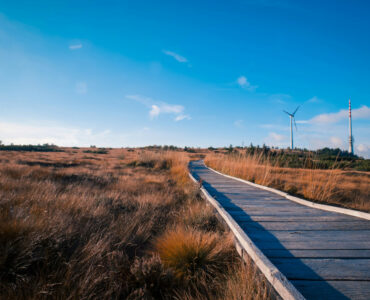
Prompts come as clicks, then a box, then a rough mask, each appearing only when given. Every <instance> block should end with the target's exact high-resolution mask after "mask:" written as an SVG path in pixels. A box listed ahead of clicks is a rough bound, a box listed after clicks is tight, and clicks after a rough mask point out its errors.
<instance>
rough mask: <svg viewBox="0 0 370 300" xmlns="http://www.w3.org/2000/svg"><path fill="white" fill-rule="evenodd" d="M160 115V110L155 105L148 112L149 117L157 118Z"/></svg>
mask: <svg viewBox="0 0 370 300" xmlns="http://www.w3.org/2000/svg"><path fill="white" fill-rule="evenodd" d="M160 113H161V109H160V108H159V107H158V106H157V105H152V109H151V110H150V112H149V115H150V116H151V117H152V118H154V117H158V116H159V114H160Z"/></svg>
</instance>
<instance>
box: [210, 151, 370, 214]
mask: <svg viewBox="0 0 370 300" xmlns="http://www.w3.org/2000/svg"><path fill="white" fill-rule="evenodd" d="M205 163H206V164H207V165H208V166H209V167H211V168H213V169H215V170H218V171H220V172H223V173H225V174H228V175H232V176H235V177H239V178H243V179H246V180H249V181H252V182H255V183H257V184H261V185H265V186H270V187H273V188H276V189H279V190H282V191H286V192H288V193H290V194H293V195H297V196H301V197H304V198H306V199H309V200H312V201H316V202H320V203H327V204H332V205H337V206H341V207H346V208H352V209H357V210H362V211H366V212H370V173H369V172H360V171H345V170H339V169H334V168H333V169H331V170H319V169H316V170H315V169H293V168H281V167H277V166H275V165H274V164H273V163H271V162H269V161H268V160H267V161H266V160H263V159H262V157H261V156H259V155H241V154H237V155H225V154H223V153H208V154H207V156H206V158H205Z"/></svg>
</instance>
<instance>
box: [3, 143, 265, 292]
mask: <svg viewBox="0 0 370 300" xmlns="http://www.w3.org/2000/svg"><path fill="white" fill-rule="evenodd" d="M85 150H86V149H65V152H56V153H54V152H50V153H33V152H10V151H9V152H7V151H2V152H1V153H0V160H1V166H0V294H1V295H2V297H3V298H5V299H44V298H45V299H46V298H48V299H49V298H51V299H173V298H177V299H182V298H188V299H232V298H231V296H230V297H229V295H231V294H232V293H234V291H231V290H229V289H230V288H232V289H235V287H236V286H238V285H239V286H240V289H241V290H240V294H239V295H244V296H242V297H241V298H240V297H239V296H237V298H238V299H245V297H246V294H245V293H244V292H243V291H242V290H244V289H245V286H247V287H248V289H249V290H248V291H250V292H246V293H247V294H248V293H253V295H257V296H256V297H255V299H267V298H268V297H269V293H268V291H269V289H268V287H266V284H265V283H264V280H263V279H262V278H260V277H259V276H256V275H250V276H249V275H248V276H249V277H246V280H244V278H243V279H240V278H239V279H238V278H237V277H234V275H233V274H235V273H238V272H245V270H246V269H245V267H244V266H243V264H242V263H241V262H240V260H239V259H238V258H236V254H235V250H233V247H232V246H231V240H230V238H229V237H228V234H227V233H226V232H224V230H223V228H222V226H221V225H220V224H219V223H218V222H217V220H216V219H215V217H214V214H213V211H212V209H210V208H208V207H206V205H205V203H204V202H203V201H202V200H201V199H200V198H199V195H198V191H197V190H196V189H195V188H194V186H193V185H192V184H191V183H190V182H189V180H188V177H187V176H188V175H187V161H188V157H187V155H186V154H185V153H181V152H154V151H143V150H135V151H128V150H124V149H116V150H109V151H108V153H107V154H99V153H85V152H84V151H85ZM182 216H183V217H182ZM174 228H176V229H174ZM176 234H177V235H178V234H181V235H182V236H183V240H186V243H185V244H184V243H182V244H181V243H180V244H177V246H176V243H175V240H173V246H172V249H173V250H174V249H175V248H176V247H177V248H176V250H174V252H173V253H174V256H173V257H176V255H180V254H181V255H180V257H182V260H179V261H178V262H176V259H172V262H171V259H167V258H168V256H166V255H164V249H167V246H169V243H170V241H171V237H172V239H173V238H174V236H175V235H176ZM166 245H167V246H166ZM201 246H202V247H203V248H202V247H201ZM157 249H158V251H157ZM201 249H203V250H201ZM176 253H177V254H176ZM198 258H199V259H198ZM200 258H201V259H200ZM194 259H195V260H194ZM198 262H199V263H198ZM189 266H190V269H189ZM249 268H251V267H249ZM179 270H183V271H181V272H180V271H179ZM189 270H191V272H189ZM243 270H244V271H243ZM243 274H244V273H243ZM248 274H249V273H248ZM251 274H252V273H251ZM184 278H187V279H188V280H184ZM186 282H188V283H189V282H191V284H187V283H186ZM211 282H212V284H210V283H211ZM206 283H207V284H206ZM255 291H258V292H257V293H256V292H255ZM243 293H244V294H243ZM217 295H218V296H217ZM235 295H236V294H235ZM248 295H249V294H248ZM251 295H252V294H251ZM251 295H249V296H248V297H251ZM232 297H234V296H232Z"/></svg>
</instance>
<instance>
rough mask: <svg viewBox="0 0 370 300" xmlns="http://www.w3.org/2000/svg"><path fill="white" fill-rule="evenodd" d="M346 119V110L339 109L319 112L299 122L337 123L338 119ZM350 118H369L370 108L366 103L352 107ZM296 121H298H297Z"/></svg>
mask: <svg viewBox="0 0 370 300" xmlns="http://www.w3.org/2000/svg"><path fill="white" fill-rule="evenodd" d="M345 119H348V110H347V109H341V110H340V111H338V112H336V113H328V114H320V115H317V116H315V117H313V118H312V119H310V120H308V121H300V122H299V123H321V124H329V123H337V122H339V121H342V120H345ZM352 119H354V120H356V119H365V120H370V108H369V107H368V106H366V105H364V106H362V107H360V108H357V109H352ZM297 123H298V122H297Z"/></svg>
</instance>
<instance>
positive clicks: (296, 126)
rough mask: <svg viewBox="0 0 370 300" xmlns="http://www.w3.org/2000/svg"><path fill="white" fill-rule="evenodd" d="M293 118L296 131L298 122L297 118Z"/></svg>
mask: <svg viewBox="0 0 370 300" xmlns="http://www.w3.org/2000/svg"><path fill="white" fill-rule="evenodd" d="M293 120H294V126H295V130H296V131H298V128H297V124H296V122H295V118H293Z"/></svg>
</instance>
